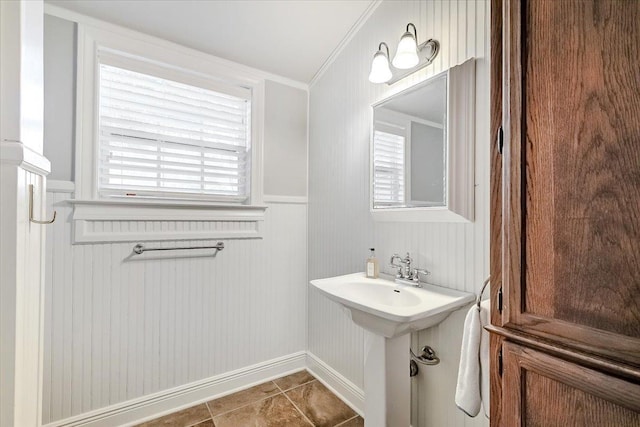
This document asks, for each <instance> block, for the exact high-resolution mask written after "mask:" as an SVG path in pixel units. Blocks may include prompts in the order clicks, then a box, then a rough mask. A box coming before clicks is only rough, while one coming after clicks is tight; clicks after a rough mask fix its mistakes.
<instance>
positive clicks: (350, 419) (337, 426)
mask: <svg viewBox="0 0 640 427" xmlns="http://www.w3.org/2000/svg"><path fill="white" fill-rule="evenodd" d="M359 416H360V415H358V414H355V415H354V416H353V417H351V418H349V419H348V420H344V421H343V422H341V423H340V424H336V425H335V426H334V427H340V426H342V425H345V424H346V423H348V422H349V421H353V420H355V419H356V418H358V417H359Z"/></svg>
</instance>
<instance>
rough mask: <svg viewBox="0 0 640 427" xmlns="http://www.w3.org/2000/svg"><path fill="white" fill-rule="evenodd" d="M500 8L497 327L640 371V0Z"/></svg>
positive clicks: (589, 0)
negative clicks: (501, 301) (501, 297)
mask: <svg viewBox="0 0 640 427" xmlns="http://www.w3.org/2000/svg"><path fill="white" fill-rule="evenodd" d="M504 9H505V13H504V19H505V22H504V30H503V31H504V49H505V52H508V54H505V55H504V59H503V60H504V63H505V71H506V76H505V78H504V79H503V83H504V97H503V106H504V108H503V111H504V113H503V115H504V117H503V123H504V126H505V129H506V130H507V134H506V140H507V144H506V146H505V157H504V161H505V165H506V166H505V167H504V168H503V195H502V197H503V211H502V214H503V215H502V221H503V242H504V245H505V246H504V249H505V250H504V251H503V254H502V256H503V269H502V272H503V274H502V280H503V289H504V291H505V295H506V298H505V301H506V306H505V310H506V312H505V314H503V325H504V326H507V327H513V328H516V329H520V330H523V331H525V332H528V333H532V334H539V335H540V336H542V337H546V338H550V339H553V338H554V337H555V338H556V339H558V340H559V341H561V342H562V343H563V344H565V345H569V346H574V347H575V348H576V349H580V350H581V351H591V352H594V353H598V354H603V355H605V356H606V357H610V358H612V359H615V360H619V361H623V362H626V363H629V364H631V365H633V366H636V367H640V61H638V58H639V57H640V26H639V25H637V22H640V1H611V0H608V1H607V0H604V1H593V0H584V1H561V2H559V1H558V2H556V1H541V0H538V1H526V2H519V1H513V2H505V3H504ZM551 35H552V36H551Z"/></svg>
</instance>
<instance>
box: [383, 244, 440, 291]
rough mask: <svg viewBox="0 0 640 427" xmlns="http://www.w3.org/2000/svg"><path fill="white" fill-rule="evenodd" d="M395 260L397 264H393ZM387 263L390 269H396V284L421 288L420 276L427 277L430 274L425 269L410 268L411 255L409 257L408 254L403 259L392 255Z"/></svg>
mask: <svg viewBox="0 0 640 427" xmlns="http://www.w3.org/2000/svg"><path fill="white" fill-rule="evenodd" d="M396 260H398V261H399V264H396V263H395V261H396ZM389 262H390V266H391V267H394V268H397V269H398V271H397V272H396V282H398V283H404V284H408V285H412V286H416V287H421V285H420V275H421V274H423V275H425V276H428V275H429V274H431V273H430V272H429V271H428V270H425V269H421V268H411V263H412V262H413V259H412V258H411V255H409V252H407V255H406V256H405V257H404V258H401V257H400V255H398V254H393V255H392V256H391V260H390V261H389Z"/></svg>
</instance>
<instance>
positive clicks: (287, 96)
mask: <svg viewBox="0 0 640 427" xmlns="http://www.w3.org/2000/svg"><path fill="white" fill-rule="evenodd" d="M265 104H266V105H265V117H264V122H265V123H264V194H268V195H279V196H298V197H300V196H304V197H306V196H307V92H306V91H304V90H301V89H297V88H294V87H291V86H286V85H283V84H281V83H276V82H272V81H269V80H268V81H267V83H266V85H265Z"/></svg>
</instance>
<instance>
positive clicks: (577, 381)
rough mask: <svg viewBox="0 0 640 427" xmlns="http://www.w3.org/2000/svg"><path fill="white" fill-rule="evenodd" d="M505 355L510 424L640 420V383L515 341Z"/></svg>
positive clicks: (604, 425)
mask: <svg viewBox="0 0 640 427" xmlns="http://www.w3.org/2000/svg"><path fill="white" fill-rule="evenodd" d="M503 357H504V374H503V375H504V384H503V386H504V390H509V393H508V394H506V395H504V396H503V398H504V400H503V405H504V407H503V420H504V423H503V425H505V426H527V427H554V426H558V427H573V426H575V427H578V426H598V427H632V426H633V427H637V426H638V425H640V385H638V384H633V383H630V382H627V381H624V380H621V379H618V378H615V377H612V376H608V375H605V374H603V373H600V372H598V371H595V370H592V369H588V368H585V367H582V366H580V365H576V364H573V363H570V362H567V361H564V360H562V359H558V358H556V357H553V356H549V355H546V354H544V353H541V352H539V351H536V350H532V349H529V348H527V347H523V346H520V345H517V344H513V343H510V342H507V343H505V345H504V347H503Z"/></svg>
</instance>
